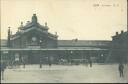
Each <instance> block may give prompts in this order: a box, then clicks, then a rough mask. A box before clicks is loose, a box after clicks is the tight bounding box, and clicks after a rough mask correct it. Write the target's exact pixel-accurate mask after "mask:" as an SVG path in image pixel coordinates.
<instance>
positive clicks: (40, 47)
mask: <svg viewBox="0 0 128 84" xmlns="http://www.w3.org/2000/svg"><path fill="white" fill-rule="evenodd" d="M41 43H42V40H40V68H42V59H41V58H42V57H41Z"/></svg>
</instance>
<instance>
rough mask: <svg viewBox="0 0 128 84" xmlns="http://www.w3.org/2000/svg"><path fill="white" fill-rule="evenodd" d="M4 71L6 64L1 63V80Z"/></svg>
mask: <svg viewBox="0 0 128 84" xmlns="http://www.w3.org/2000/svg"><path fill="white" fill-rule="evenodd" d="M5 69H6V63H5V62H3V63H2V64H1V73H2V74H1V75H2V80H4V71H5Z"/></svg>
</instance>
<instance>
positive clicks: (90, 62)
mask: <svg viewBox="0 0 128 84" xmlns="http://www.w3.org/2000/svg"><path fill="white" fill-rule="evenodd" d="M89 64H90V67H92V61H91V59H90V60H89Z"/></svg>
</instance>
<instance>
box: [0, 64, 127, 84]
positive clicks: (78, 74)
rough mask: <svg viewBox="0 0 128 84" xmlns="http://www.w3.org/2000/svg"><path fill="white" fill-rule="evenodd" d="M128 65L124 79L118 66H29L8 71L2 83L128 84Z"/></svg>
mask: <svg viewBox="0 0 128 84" xmlns="http://www.w3.org/2000/svg"><path fill="white" fill-rule="evenodd" d="M127 78H128V64H127V65H125V69H124V77H122V78H120V77H119V71H118V65H117V64H112V65H104V64H93V66H92V67H89V66H87V65H78V66H76V65H72V66H71V65H63V66H62V65H52V66H51V67H49V66H48V65H43V66H42V68H39V65H27V66H26V68H23V66H20V67H19V68H14V69H6V70H5V74H4V80H2V81H1V82H2V83H128V80H127Z"/></svg>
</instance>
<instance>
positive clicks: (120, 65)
mask: <svg viewBox="0 0 128 84" xmlns="http://www.w3.org/2000/svg"><path fill="white" fill-rule="evenodd" d="M123 70H124V65H123V64H122V63H120V64H119V73H120V77H124V74H123Z"/></svg>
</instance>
